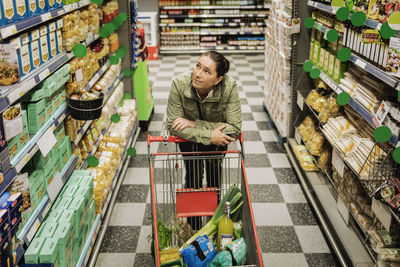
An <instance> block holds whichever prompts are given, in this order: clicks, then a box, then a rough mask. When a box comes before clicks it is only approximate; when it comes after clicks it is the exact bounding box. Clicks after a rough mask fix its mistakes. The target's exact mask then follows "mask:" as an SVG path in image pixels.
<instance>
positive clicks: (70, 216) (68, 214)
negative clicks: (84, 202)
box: [58, 209, 79, 238]
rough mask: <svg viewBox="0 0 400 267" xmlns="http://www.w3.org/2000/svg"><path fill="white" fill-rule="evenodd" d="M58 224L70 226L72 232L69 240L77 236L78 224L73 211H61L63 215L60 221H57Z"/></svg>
mask: <svg viewBox="0 0 400 267" xmlns="http://www.w3.org/2000/svg"><path fill="white" fill-rule="evenodd" d="M58 223H69V224H71V225H72V232H71V238H74V237H75V235H77V234H78V231H79V228H78V224H79V222H77V216H76V214H75V213H74V211H73V210H69V209H63V214H62V216H61V217H60V219H59V220H58Z"/></svg>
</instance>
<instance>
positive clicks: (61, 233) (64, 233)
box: [54, 223, 73, 248]
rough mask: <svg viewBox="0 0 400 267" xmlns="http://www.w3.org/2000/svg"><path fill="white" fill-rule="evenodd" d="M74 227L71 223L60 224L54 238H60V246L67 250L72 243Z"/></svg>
mask: <svg viewBox="0 0 400 267" xmlns="http://www.w3.org/2000/svg"><path fill="white" fill-rule="evenodd" d="M72 229H73V226H72V224H70V223H59V224H58V226H57V229H56V231H55V233H54V237H55V238H58V245H59V246H60V247H64V248H67V246H68V245H69V243H70V241H71V237H72Z"/></svg>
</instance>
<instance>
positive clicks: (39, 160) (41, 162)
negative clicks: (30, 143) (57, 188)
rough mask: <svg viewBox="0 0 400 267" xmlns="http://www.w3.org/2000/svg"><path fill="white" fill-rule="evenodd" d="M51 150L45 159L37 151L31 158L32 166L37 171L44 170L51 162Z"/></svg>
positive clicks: (52, 155)
mask: <svg viewBox="0 0 400 267" xmlns="http://www.w3.org/2000/svg"><path fill="white" fill-rule="evenodd" d="M53 153H54V152H53V150H50V153H49V154H47V156H46V157H43V154H42V153H41V152H40V151H38V152H36V154H35V155H34V156H33V159H32V161H33V164H34V166H35V167H36V168H37V169H44V168H45V167H46V166H48V165H47V164H48V163H49V162H53V160H52V157H54V154H53Z"/></svg>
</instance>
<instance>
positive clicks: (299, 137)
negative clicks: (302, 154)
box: [294, 128, 301, 145]
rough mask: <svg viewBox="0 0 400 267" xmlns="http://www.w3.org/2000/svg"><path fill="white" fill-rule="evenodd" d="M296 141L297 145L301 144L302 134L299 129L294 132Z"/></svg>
mask: <svg viewBox="0 0 400 267" xmlns="http://www.w3.org/2000/svg"><path fill="white" fill-rule="evenodd" d="M294 139H296V142H297V144H299V145H300V144H301V134H300V132H299V130H298V129H297V128H296V129H295V130H294Z"/></svg>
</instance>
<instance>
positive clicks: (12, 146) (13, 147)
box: [7, 136, 21, 159]
mask: <svg viewBox="0 0 400 267" xmlns="http://www.w3.org/2000/svg"><path fill="white" fill-rule="evenodd" d="M18 140H19V139H18V136H16V137H14V138H13V139H11V140H9V141H7V146H8V154H9V155H10V158H11V159H13V158H14V157H15V155H17V153H18V151H19V150H20V148H21V147H20V146H19V145H18V144H19V142H18Z"/></svg>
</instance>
